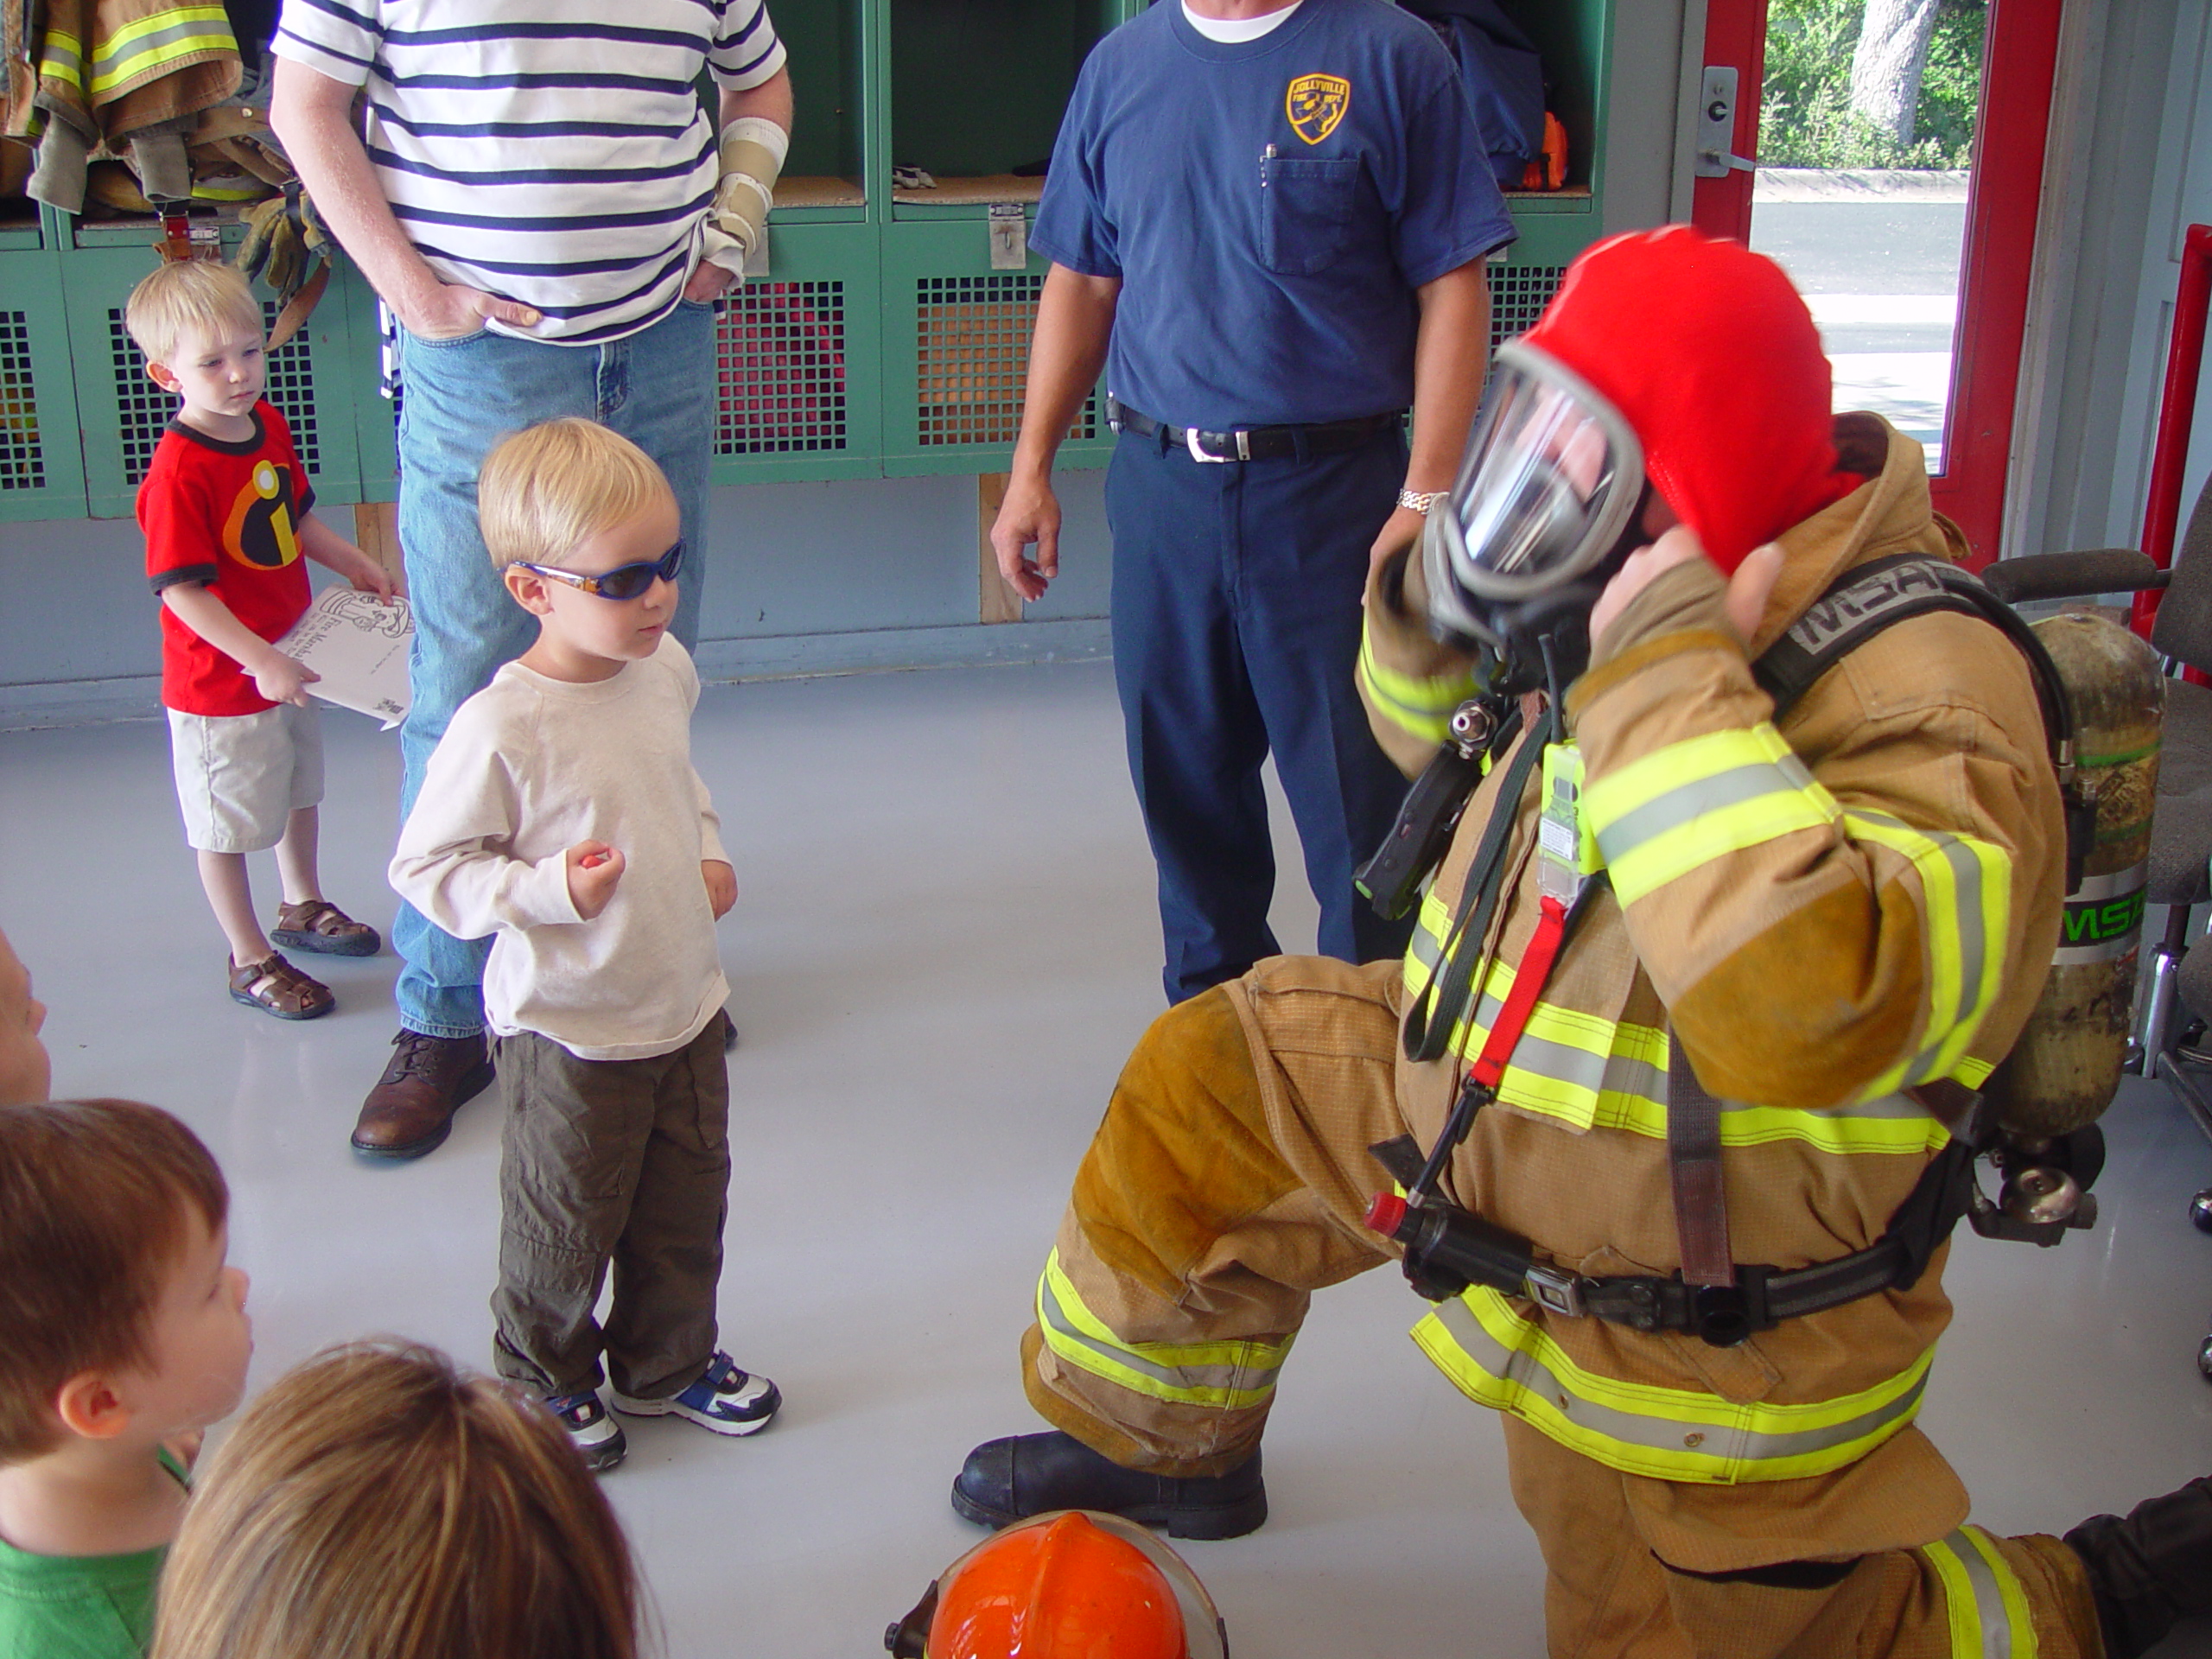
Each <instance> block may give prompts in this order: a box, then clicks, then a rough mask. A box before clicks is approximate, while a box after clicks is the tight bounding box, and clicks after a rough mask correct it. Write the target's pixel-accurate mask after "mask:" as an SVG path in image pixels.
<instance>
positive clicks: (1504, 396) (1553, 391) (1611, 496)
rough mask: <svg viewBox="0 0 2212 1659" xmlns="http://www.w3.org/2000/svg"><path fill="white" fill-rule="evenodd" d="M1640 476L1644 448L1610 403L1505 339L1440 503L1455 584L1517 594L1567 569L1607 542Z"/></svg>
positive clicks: (1486, 596) (1553, 583)
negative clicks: (1449, 490) (1447, 491)
mask: <svg viewBox="0 0 2212 1659" xmlns="http://www.w3.org/2000/svg"><path fill="white" fill-rule="evenodd" d="M1642 493H1643V448H1642V446H1641V445H1640V444H1638V443H1637V440H1636V435H1635V434H1634V433H1633V432H1632V431H1631V430H1630V428H1629V426H1628V423H1627V422H1626V421H1624V420H1623V419H1622V418H1621V416H1620V415H1619V413H1618V411H1617V410H1614V409H1613V407H1612V405H1611V404H1609V403H1607V402H1606V401H1605V398H1604V397H1601V396H1599V393H1597V392H1596V391H1593V390H1592V388H1591V387H1589V386H1588V385H1586V384H1585V383H1584V382H1583V381H1582V380H1581V379H1580V377H1579V376H1576V375H1574V374H1573V373H1572V372H1569V371H1568V370H1567V369H1565V368H1564V367H1562V366H1561V365H1559V364H1557V363H1554V361H1553V360H1552V359H1550V358H1548V357H1547V356H1545V355H1544V354H1543V353H1541V352H1538V351H1535V350H1533V349H1531V348H1530V347H1529V346H1522V345H1521V344H1519V343H1518V342H1508V343H1507V344H1506V345H1504V346H1501V347H1500V348H1499V349H1498V355H1497V367H1496V369H1495V370H1494V371H1493V372H1492V376H1491V387H1490V391H1489V395H1488V396H1487V397H1485V398H1484V402H1483V408H1482V412H1481V414H1480V416H1478V418H1477V420H1476V423H1475V429H1474V431H1473V432H1472V433H1471V435H1469V438H1468V441H1467V453H1466V456H1465V460H1464V461H1462V462H1461V464H1460V468H1459V480H1458V481H1457V482H1456V483H1455V484H1454V485H1453V486H1452V493H1451V496H1450V498H1449V500H1448V501H1447V502H1446V504H1444V505H1443V509H1442V512H1443V514H1444V516H1445V517H1446V524H1444V525H1443V526H1442V529H1443V531H1444V532H1445V534H1444V540H1445V543H1446V552H1447V553H1448V555H1449V556H1448V560H1447V563H1448V565H1449V570H1450V575H1451V577H1452V586H1454V587H1455V588H1460V589H1462V590H1464V592H1465V594H1467V595H1468V596H1469V597H1470V598H1472V599H1480V600H1520V599H1527V598H1532V597H1535V596H1536V595H1538V594H1542V593H1544V592H1545V591H1547V590H1548V589H1550V588H1554V587H1558V586H1560V585H1562V584H1564V583H1566V582H1572V581H1573V580H1574V579H1575V578H1576V577H1578V576H1580V575H1583V574H1584V573H1585V572H1586V571H1587V570H1589V569H1591V568H1592V566H1594V565H1595V564H1596V563H1598V562H1599V560H1600V559H1602V558H1603V557H1604V556H1605V553H1606V551H1607V550H1609V549H1610V548H1611V546H1612V545H1613V543H1614V542H1615V540H1616V539H1617V538H1618V537H1619V535H1620V532H1621V531H1622V528H1623V527H1624V524H1625V523H1626V521H1627V517H1628V515H1629V514H1630V512H1633V511H1634V509H1635V506H1636V503H1637V499H1638V498H1639V497H1640V496H1641V494H1642Z"/></svg>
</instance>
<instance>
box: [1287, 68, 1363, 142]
mask: <svg viewBox="0 0 2212 1659" xmlns="http://www.w3.org/2000/svg"><path fill="white" fill-rule="evenodd" d="M1350 108H1351V82H1350V81H1348V80H1346V79H1344V77H1343V76H1342V75H1300V76H1299V77H1298V78H1297V79H1295V80H1294V81H1292V82H1291V83H1290V90H1289V91H1288V92H1286V93H1285V94H1284V95H1283V113H1284V114H1285V115H1287V116H1288V117H1289V118H1290V130H1292V131H1293V132H1294V133H1296V134H1297V135H1298V136H1299V137H1300V138H1303V139H1304V140H1305V141H1306V143H1309V144H1318V143H1320V142H1321V141H1322V140H1323V139H1324V138H1326V137H1328V136H1329V135H1330V134H1331V133H1332V132H1334V131H1335V130H1337V125H1338V123H1339V122H1341V121H1342V120H1343V119H1344V111H1346V110H1348V109H1350Z"/></svg>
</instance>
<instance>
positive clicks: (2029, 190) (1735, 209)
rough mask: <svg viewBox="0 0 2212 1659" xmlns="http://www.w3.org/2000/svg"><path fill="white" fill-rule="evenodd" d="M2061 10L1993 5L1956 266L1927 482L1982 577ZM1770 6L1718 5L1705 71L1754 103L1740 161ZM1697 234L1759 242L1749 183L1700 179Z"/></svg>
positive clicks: (1751, 133) (2039, 0)
mask: <svg viewBox="0 0 2212 1659" xmlns="http://www.w3.org/2000/svg"><path fill="white" fill-rule="evenodd" d="M2061 4H2062V0H1989V22H1988V31H1989V32H1988V35H1987V38H1986V42H1985V45H1984V47H1983V53H1982V96H1981V109H1982V118H1981V123H1980V129H1979V130H1978V131H1977V132H1976V134H1975V136H1974V178H1973V182H1972V184H1971V185H1970V187H1969V188H1968V191H1967V230H1966V245H1965V247H1964V248H1963V249H1962V250H1961V255H1960V264H1959V275H1960V282H1959V290H1960V291H1959V325H1958V328H1957V331H1956V333H1955V334H1954V336H1953V340H1954V345H1953V352H1952V360H1951V376H1952V379H1951V408H1950V429H1949V431H1948V433H1947V434H1946V435H1945V442H1944V446H1943V471H1942V475H1941V476H1939V477H1936V478H1934V479H1931V480H1929V487H1930V491H1931V493H1933V495H1934V497H1935V499H1936V510H1937V511H1938V512H1942V513H1944V514H1946V515H1948V517H1949V518H1952V519H1954V520H1955V521H1956V523H1957V524H1958V525H1959V527H1960V529H1961V530H1963V531H1965V532H1966V537H1967V545H1968V547H1969V548H1970V549H1971V550H1972V552H1971V555H1970V556H1969V558H1968V561H1967V562H1968V563H1970V564H1971V565H1972V566H1973V567H1974V569H1980V568H1981V567H1982V566H1983V565H1985V564H1986V563H1989V562H1990V561H1991V560H1992V559H1993V558H1995V557H1997V556H1998V555H1999V552H2000V551H2001V550H2000V549H1999V546H1998V538H1999V532H2000V531H2001V530H2002V528H2003V525H2004V520H2005V470H2006V467H2007V465H2008V464H2009V461H2010V459H2011V452H2012V410H2013V404H2014V402H2015V400H2016V399H2017V398H2018V395H2019V389H2020V352H2021V347H2022V346H2023V344H2024V341H2025V339H2026V335H2027V323H2028V278H2029V274H2030V271H2031V268H2032V265H2033V262H2034V257H2035V240H2036V213H2037V207H2038V206H2039V205H2040V203H2041V201H2042V198H2043V171H2044V143H2045V141H2046V139H2047V138H2048V137H2049V134H2050V100H2051V92H2052V86H2053V82H2054V79H2055V78H2056V73H2057V67H2058V24H2059V14H2060V10H2061ZM1766 5H1767V0H1707V7H1706V22H1705V61H1706V62H1707V63H1709V64H1733V65H1735V66H1736V67H1737V70H1738V84H1739V85H1740V86H1742V87H1743V88H1744V89H1745V90H1744V92H1742V94H1741V95H1740V96H1739V97H1738V99H1737V103H1736V153H1737V154H1738V155H1739V156H1756V155H1758V149H1756V148H1755V146H1756V145H1757V144H1758V124H1759V99H1758V87H1759V85H1760V83H1761V81H1762V79H1764V74H1765V67H1766ZM1691 201H1692V207H1691V214H1690V217H1691V220H1692V222H1693V223H1694V224H1695V225H1697V226H1699V227H1700V229H1702V230H1707V231H1710V232H1713V234H1714V235H1716V236H1732V237H1736V238H1739V239H1742V240H1746V241H1748V240H1749V239H1750V236H1751V175H1750V174H1748V173H1745V172H1741V171H1737V172H1732V173H1730V174H1729V175H1728V176H1727V177H1726V178H1725V179H1700V180H1698V181H1696V185H1695V187H1694V192H1693V194H1692V198H1691Z"/></svg>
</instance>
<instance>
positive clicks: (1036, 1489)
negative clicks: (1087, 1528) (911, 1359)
mask: <svg viewBox="0 0 2212 1659" xmlns="http://www.w3.org/2000/svg"><path fill="white" fill-rule="evenodd" d="M952 1507H953V1508H954V1509H955V1510H958V1511H959V1512H960V1515H961V1516H962V1517H963V1519H965V1520H969V1521H974V1522H978V1523H980V1524H981V1525H983V1526H986V1527H1003V1526H1007V1525H1008V1524H1010V1523H1011V1522H1015V1521H1020V1520H1023V1519H1026V1518H1027V1516H1033V1515H1042V1514H1045V1513H1046V1511H1047V1510H1108V1511H1109V1512H1110V1513H1112V1514H1115V1515H1119V1516H1126V1517H1127V1518H1128V1519H1129V1520H1131V1521H1135V1522H1137V1523H1138V1524H1139V1525H1141V1526H1147V1527H1164V1528H1165V1529H1166V1531H1167V1535H1168V1536H1169V1537H1171V1538H1237V1537H1241V1536H1243V1535H1244V1534H1245V1533H1248V1532H1250V1531H1252V1530H1253V1529H1255V1528H1256V1527H1257V1526H1258V1525H1259V1524H1260V1523H1261V1522H1262V1521H1265V1520H1266V1519H1267V1518H1268V1489H1267V1486H1266V1484H1264V1483H1263V1482H1262V1480H1261V1478H1260V1454H1259V1453H1258V1452H1253V1453H1252V1455H1251V1456H1250V1457H1249V1458H1247V1459H1245V1460H1244V1461H1243V1463H1240V1464H1238V1465H1236V1467H1235V1468H1234V1469H1231V1470H1230V1471H1228V1472H1227V1473H1226V1474H1220V1475H1185V1476H1181V1477H1176V1476H1172V1475H1147V1474H1141V1473H1139V1472H1138V1471H1136V1470H1134V1469H1124V1468H1123V1467H1122V1465H1120V1464H1118V1463H1116V1462H1114V1461H1113V1460H1112V1459H1110V1458H1106V1457H1103V1456H1101V1455H1100V1454H1099V1453H1097V1452H1094V1451H1092V1450H1091V1449H1090V1447H1089V1446H1085V1445H1084V1443H1083V1442H1082V1441H1081V1440H1077V1439H1076V1438H1075V1437H1074V1436H1073V1435H1071V1434H1063V1433H1060V1431H1059V1430H1058V1429H1053V1430H1051V1431H1050V1432H1048V1433H1043V1434H1016V1435H1014V1436H1012V1437H1010V1438H1009V1439H1007V1440H986V1441H984V1442H983V1444H982V1445H981V1446H977V1447H976V1449H975V1450H974V1451H973V1452H969V1454H968V1461H967V1462H966V1463H965V1464H964V1465H962V1466H961V1470H960V1476H959V1478H958V1479H957V1480H955V1481H954V1482H953V1483H952Z"/></svg>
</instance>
